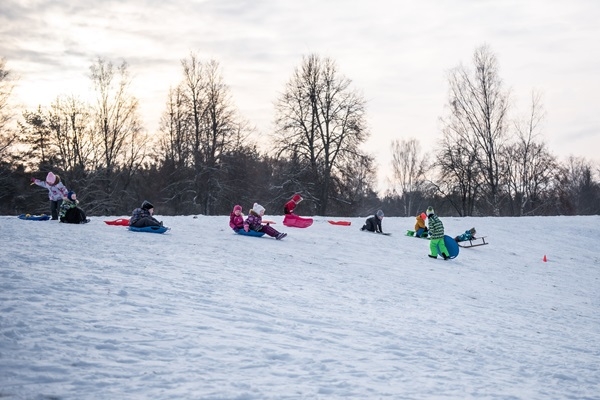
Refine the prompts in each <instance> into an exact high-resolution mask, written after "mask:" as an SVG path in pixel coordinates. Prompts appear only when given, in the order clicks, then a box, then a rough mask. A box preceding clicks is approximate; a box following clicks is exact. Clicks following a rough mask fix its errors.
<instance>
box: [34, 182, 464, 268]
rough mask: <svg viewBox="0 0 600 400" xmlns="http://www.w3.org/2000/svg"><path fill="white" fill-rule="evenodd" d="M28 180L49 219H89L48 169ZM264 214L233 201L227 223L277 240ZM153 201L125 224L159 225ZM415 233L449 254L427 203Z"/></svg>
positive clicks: (368, 224) (370, 226)
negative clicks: (39, 190)
mask: <svg viewBox="0 0 600 400" xmlns="http://www.w3.org/2000/svg"><path fill="white" fill-rule="evenodd" d="M31 183H32V184H36V185H38V186H41V187H43V188H46V189H47V190H48V197H49V199H50V212H51V214H52V219H53V220H58V219H59V220H60V222H65V223H70V224H81V223H86V222H89V219H87V217H86V215H85V212H84V211H83V210H82V209H81V208H79V206H78V205H79V201H78V200H77V195H76V194H75V192H73V191H70V190H68V189H67V188H66V187H65V185H64V184H63V183H62V182H61V180H60V176H58V175H56V174H54V173H52V172H48V175H47V176H46V179H45V180H44V181H42V180H39V179H36V178H31ZM302 200H303V199H302V196H301V195H300V194H294V196H293V197H292V198H291V200H289V201H288V202H287V203H285V205H284V207H283V208H284V213H285V214H293V213H294V209H295V208H296V206H297V205H298V203H300V202H301V201H302ZM264 214H265V208H264V207H263V206H261V205H260V204H258V203H254V205H253V206H252V209H251V210H250V212H249V213H248V216H247V217H246V219H244V215H243V214H242V206H240V205H236V206H234V207H233V211H232V212H231V214H230V215H229V226H230V227H231V229H233V230H234V231H235V232H239V231H241V230H243V231H244V232H249V231H250V230H252V231H256V232H264V233H265V234H267V235H269V236H271V237H274V238H275V239H277V240H281V239H283V238H284V237H286V236H287V233H283V232H279V231H277V230H276V229H275V228H273V227H272V226H271V225H270V224H268V223H267V224H263V222H262V217H263V216H264ZM153 215H154V205H152V203H150V202H149V201H147V200H144V202H143V203H142V205H141V206H140V207H139V208H136V209H135V210H133V213H132V215H131V218H130V219H129V226H133V227H137V228H144V227H148V226H162V225H163V223H162V222H161V221H158V220H157V219H156V218H154V216H153ZM383 217H384V214H383V211H382V210H378V211H377V212H376V213H375V215H373V216H372V217H369V218H367V220H366V221H365V224H364V225H363V226H362V228H361V230H363V231H369V232H376V233H383V229H382V227H381V221H382V220H383ZM427 218H429V227H427V225H425V220H426V219H427ZM475 233H476V231H475V228H471V229H468V230H467V231H465V232H464V233H462V234H460V235H458V236H456V237H455V238H454V240H456V241H457V242H461V241H467V240H474V239H475ZM415 236H416V237H424V236H428V237H429V239H430V250H431V254H429V257H431V258H437V256H438V250H439V253H440V254H441V256H442V257H443V258H444V259H445V260H446V259H448V257H449V253H448V250H447V249H446V245H445V244H444V224H443V223H442V221H441V220H440V219H439V217H438V216H437V215H436V214H435V212H434V210H433V207H428V208H427V211H426V212H424V213H420V214H417V221H416V223H415Z"/></svg>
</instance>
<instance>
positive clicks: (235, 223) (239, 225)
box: [229, 205, 244, 232]
mask: <svg viewBox="0 0 600 400" xmlns="http://www.w3.org/2000/svg"><path fill="white" fill-rule="evenodd" d="M229 226H230V227H231V229H233V231H234V232H237V231H239V230H240V229H244V214H242V206H240V205H235V206H233V211H232V212H231V214H229Z"/></svg>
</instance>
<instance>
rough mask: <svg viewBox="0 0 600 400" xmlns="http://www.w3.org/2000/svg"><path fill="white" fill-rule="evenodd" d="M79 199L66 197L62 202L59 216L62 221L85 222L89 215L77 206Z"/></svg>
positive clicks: (70, 222) (69, 222) (71, 222)
mask: <svg viewBox="0 0 600 400" xmlns="http://www.w3.org/2000/svg"><path fill="white" fill-rule="evenodd" d="M77 204H78V202H77V201H71V200H69V199H66V198H65V199H64V200H63V202H62V204H61V205H60V212H59V214H58V217H59V219H60V222H65V223H68V224H81V223H82V222H85V221H86V219H87V217H86V215H85V212H84V211H83V210H82V209H81V208H79V207H77Z"/></svg>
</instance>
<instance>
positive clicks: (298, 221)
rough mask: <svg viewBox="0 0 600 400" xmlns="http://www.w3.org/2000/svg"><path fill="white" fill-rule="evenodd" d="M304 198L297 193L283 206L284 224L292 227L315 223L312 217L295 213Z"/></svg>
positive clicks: (304, 226) (302, 226)
mask: <svg viewBox="0 0 600 400" xmlns="http://www.w3.org/2000/svg"><path fill="white" fill-rule="evenodd" d="M302 200H303V198H302V196H300V194H298V193H296V194H295V195H294V196H292V198H291V200H290V201H288V202H287V203H285V205H284V206H283V212H284V214H285V216H284V217H283V224H284V225H285V226H288V227H291V228H308V227H309V226H311V225H312V224H313V219H312V218H305V217H300V216H298V215H296V214H295V213H294V209H295V208H296V206H297V205H298V203H300V202H301V201H302Z"/></svg>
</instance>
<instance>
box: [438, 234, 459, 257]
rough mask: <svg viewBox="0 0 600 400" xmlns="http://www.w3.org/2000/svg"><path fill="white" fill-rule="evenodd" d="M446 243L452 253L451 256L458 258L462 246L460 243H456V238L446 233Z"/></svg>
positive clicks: (449, 252)
mask: <svg viewBox="0 0 600 400" xmlns="http://www.w3.org/2000/svg"><path fill="white" fill-rule="evenodd" d="M444 244H445V245H446V249H448V254H449V255H450V258H456V257H457V256H458V252H459V250H460V248H459V247H458V243H456V240H454V238H451V237H450V236H448V235H444ZM438 252H439V248H438Z"/></svg>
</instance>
